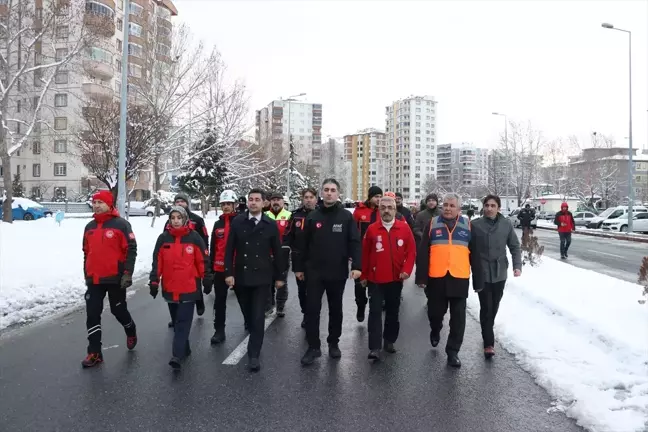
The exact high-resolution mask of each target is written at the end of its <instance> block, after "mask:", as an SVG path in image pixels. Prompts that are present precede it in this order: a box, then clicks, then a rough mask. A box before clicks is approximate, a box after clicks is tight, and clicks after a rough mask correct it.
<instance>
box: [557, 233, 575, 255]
mask: <svg viewBox="0 0 648 432" xmlns="http://www.w3.org/2000/svg"><path fill="white" fill-rule="evenodd" d="M558 236H559V237H560V256H563V255H565V254H567V251H568V250H569V245H571V237H572V233H570V232H559V233H558Z"/></svg>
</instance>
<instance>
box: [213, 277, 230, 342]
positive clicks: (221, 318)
mask: <svg viewBox="0 0 648 432" xmlns="http://www.w3.org/2000/svg"><path fill="white" fill-rule="evenodd" d="M228 289H229V287H228V286H227V284H226V283H225V273H222V272H214V330H224V329H225V312H226V310H227V290H228Z"/></svg>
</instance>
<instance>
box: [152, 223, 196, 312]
mask: <svg viewBox="0 0 648 432" xmlns="http://www.w3.org/2000/svg"><path fill="white" fill-rule="evenodd" d="M208 273H209V251H208V250H207V247H206V246H205V242H203V240H202V238H201V237H200V234H199V233H197V232H196V231H194V230H192V229H191V228H189V226H183V227H181V228H173V227H170V228H169V229H168V230H167V231H165V232H163V233H162V234H160V236H159V237H158V239H157V243H156V244H155V250H154V251H153V269H152V270H151V275H150V281H151V282H157V283H159V282H160V280H161V281H162V296H163V297H164V298H165V299H166V300H167V301H171V302H179V301H180V302H185V301H193V300H198V299H199V298H200V289H201V286H200V284H201V279H202V278H203V277H205V274H208Z"/></svg>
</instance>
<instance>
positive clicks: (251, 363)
mask: <svg viewBox="0 0 648 432" xmlns="http://www.w3.org/2000/svg"><path fill="white" fill-rule="evenodd" d="M248 369H249V370H250V372H258V371H259V369H261V362H259V359H258V358H256V357H251V358H250V359H249V360H248Z"/></svg>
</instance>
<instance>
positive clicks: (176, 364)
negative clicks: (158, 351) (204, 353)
mask: <svg viewBox="0 0 648 432" xmlns="http://www.w3.org/2000/svg"><path fill="white" fill-rule="evenodd" d="M169 366H171V368H172V369H173V370H174V371H179V370H180V368H181V367H182V366H180V359H179V358H178V357H171V360H169Z"/></svg>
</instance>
